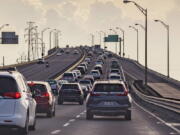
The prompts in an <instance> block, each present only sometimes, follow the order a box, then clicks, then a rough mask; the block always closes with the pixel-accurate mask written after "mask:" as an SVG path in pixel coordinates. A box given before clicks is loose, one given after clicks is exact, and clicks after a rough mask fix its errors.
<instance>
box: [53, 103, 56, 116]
mask: <svg viewBox="0 0 180 135" xmlns="http://www.w3.org/2000/svg"><path fill="white" fill-rule="evenodd" d="M55 115H56V107H55V105H54V111H53V116H55Z"/></svg>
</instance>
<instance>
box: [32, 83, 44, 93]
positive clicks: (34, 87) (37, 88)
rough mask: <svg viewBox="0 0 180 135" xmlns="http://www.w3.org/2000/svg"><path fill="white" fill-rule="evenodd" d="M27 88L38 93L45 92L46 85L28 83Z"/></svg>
mask: <svg viewBox="0 0 180 135" xmlns="http://www.w3.org/2000/svg"><path fill="white" fill-rule="evenodd" d="M29 88H30V89H31V91H36V92H39V93H42V92H47V89H46V86H45V85H43V84H33V85H29Z"/></svg>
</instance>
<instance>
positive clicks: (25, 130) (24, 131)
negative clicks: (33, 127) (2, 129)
mask: <svg viewBox="0 0 180 135" xmlns="http://www.w3.org/2000/svg"><path fill="white" fill-rule="evenodd" d="M28 132H29V114H27V117H26V122H25V127H24V128H19V135H27V134H28Z"/></svg>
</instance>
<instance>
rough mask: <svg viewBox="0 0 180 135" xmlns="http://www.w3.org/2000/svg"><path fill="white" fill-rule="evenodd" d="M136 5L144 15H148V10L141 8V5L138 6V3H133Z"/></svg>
mask: <svg viewBox="0 0 180 135" xmlns="http://www.w3.org/2000/svg"><path fill="white" fill-rule="evenodd" d="M132 2H133V3H134V5H135V6H136V7H137V8H138V9H139V10H140V11H141V12H142V13H143V14H144V15H146V14H147V10H146V9H144V8H143V7H141V6H140V5H138V4H137V3H136V2H134V1H132Z"/></svg>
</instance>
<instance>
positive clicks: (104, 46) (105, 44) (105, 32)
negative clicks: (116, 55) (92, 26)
mask: <svg viewBox="0 0 180 135" xmlns="http://www.w3.org/2000/svg"><path fill="white" fill-rule="evenodd" d="M100 32H102V33H103V34H104V39H105V37H106V32H104V31H100ZM104 39H103V42H104V49H105V47H106V42H105V41H104Z"/></svg>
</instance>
